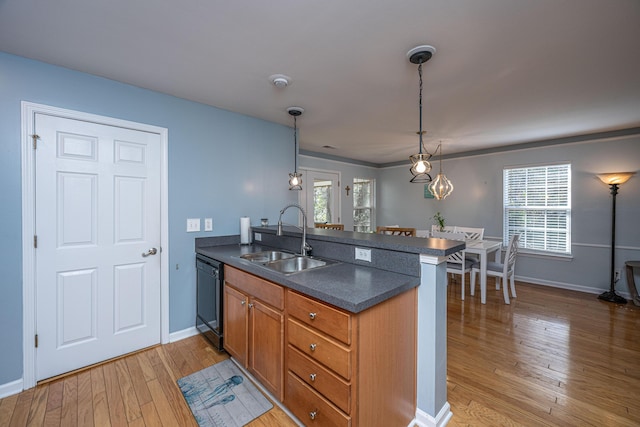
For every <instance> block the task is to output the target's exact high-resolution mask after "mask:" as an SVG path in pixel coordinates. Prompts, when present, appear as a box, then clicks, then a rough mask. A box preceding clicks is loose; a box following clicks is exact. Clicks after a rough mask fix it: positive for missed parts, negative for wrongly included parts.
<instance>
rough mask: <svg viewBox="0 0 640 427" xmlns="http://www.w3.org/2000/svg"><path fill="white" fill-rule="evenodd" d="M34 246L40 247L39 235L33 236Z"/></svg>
mask: <svg viewBox="0 0 640 427" xmlns="http://www.w3.org/2000/svg"><path fill="white" fill-rule="evenodd" d="M33 247H34V248H36V249H38V236H37V235H34V236H33Z"/></svg>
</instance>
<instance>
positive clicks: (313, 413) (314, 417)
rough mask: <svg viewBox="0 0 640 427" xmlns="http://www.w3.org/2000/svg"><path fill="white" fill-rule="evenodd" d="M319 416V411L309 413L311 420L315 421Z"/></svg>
mask: <svg viewBox="0 0 640 427" xmlns="http://www.w3.org/2000/svg"><path fill="white" fill-rule="evenodd" d="M317 415H318V410H317V409H316V410H315V411H313V412H309V418H311V419H312V420H315V419H316V416H317Z"/></svg>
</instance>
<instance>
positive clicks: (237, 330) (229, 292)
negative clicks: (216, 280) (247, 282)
mask: <svg viewBox="0 0 640 427" xmlns="http://www.w3.org/2000/svg"><path fill="white" fill-rule="evenodd" d="M248 301H249V297H248V296H247V295H245V294H243V293H242V292H239V291H238V290H236V289H234V288H232V287H231V286H229V285H226V284H225V286H224V349H225V350H226V351H227V352H228V353H229V354H230V355H231V356H233V357H235V359H236V360H237V361H238V362H240V364H242V366H245V367H246V366H247V349H248V339H249V337H248V331H249V312H248V307H247V306H248Z"/></svg>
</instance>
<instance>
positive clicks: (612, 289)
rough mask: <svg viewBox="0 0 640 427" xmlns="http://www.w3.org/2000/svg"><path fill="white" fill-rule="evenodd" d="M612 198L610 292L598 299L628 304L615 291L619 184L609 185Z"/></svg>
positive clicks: (604, 293) (602, 294)
mask: <svg viewBox="0 0 640 427" xmlns="http://www.w3.org/2000/svg"><path fill="white" fill-rule="evenodd" d="M609 187H610V188H611V196H612V197H613V208H612V209H611V276H610V285H609V290H608V291H606V292H603V293H601V294H600V295H599V296H598V298H599V299H601V300H603V301H608V302H614V303H616V304H626V303H627V300H626V299H625V298H624V297H622V296H620V295H618V294H616V290H615V283H616V282H615V280H616V276H615V259H616V195H617V194H618V184H609Z"/></svg>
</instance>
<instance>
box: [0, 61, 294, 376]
mask: <svg viewBox="0 0 640 427" xmlns="http://www.w3.org/2000/svg"><path fill="white" fill-rule="evenodd" d="M21 101H29V102H35V103H40V104H46V105H50V106H54V107H60V108H66V109H70V110H77V111H83V112H88V113H92V114H100V115H104V116H109V117H115V118H120V119H124V120H130V121H135V122H140V123H146V124H151V125H156V126H161V127H165V128H167V129H168V130H169V249H170V252H169V265H170V268H169V293H170V313H169V329H170V332H175V331H180V330H183V329H186V328H189V327H191V326H193V325H194V318H195V267H194V239H195V238H196V237H205V236H218V235H231V234H238V233H239V218H240V217H241V216H245V215H246V216H250V217H251V219H252V223H254V224H257V223H258V222H259V218H261V217H268V218H271V219H275V218H277V215H278V213H279V210H280V209H281V208H282V207H283V206H284V205H285V204H286V203H289V202H292V201H296V200H297V195H296V194H295V193H293V192H290V191H289V190H288V184H287V179H288V175H287V174H288V173H289V172H290V169H292V166H293V165H292V164H290V163H291V149H292V140H291V129H290V128H288V127H286V126H281V125H277V124H274V123H270V122H266V121H263V120H258V119H255V118H251V117H247V116H243V115H240V114H235V113H231V112H228V111H224V110H220V109H217V108H213V107H210V106H206V105H202V104H198V103H194V102H190V101H186V100H184V99H179V98H175V97H172V96H168V95H164V94H160V93H157V92H152V91H148V90H144V89H141V88H138V87H134V86H130V85H126V84H122V83H118V82H115V81H111V80H107V79H103V78H100V77H96V76H92V75H88V74H83V73H79V72H75V71H71V70H68V69H65V68H60V67H56V66H51V65H48V64H44V63H41V62H37V61H32V60H29V59H25V58H21V57H17V56H13V55H8V54H5V53H2V52H0V150H1V153H2V155H1V156H0V194H1V195H2V198H3V200H2V222H0V259H2V277H1V279H0V289H1V291H0V292H1V293H0V295H1V297H0V343H2V346H3V350H2V351H0V385H2V384H6V383H8V382H12V381H15V380H18V379H20V378H21V377H22V246H21V245H22V236H21V227H22V225H21V218H22V211H21V203H22V202H21V200H22V193H21V191H22V190H21V150H20V143H21V135H20V126H21V122H20V120H21V118H20V111H21V105H20V103H21ZM283 114H284V109H283ZM249 155H250V156H251V157H252V158H255V159H258V161H256V162H254V163H253V164H252V165H251V166H252V169H251V170H250V171H245V170H243V168H244V167H245V166H246V165H247V162H243V161H241V160H242V159H243V158H245V157H246V156H249ZM205 217H211V218H213V222H214V229H213V231H212V232H206V233H205V232H199V233H186V231H185V230H186V219H187V218H205ZM176 265H178V269H176Z"/></svg>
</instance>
